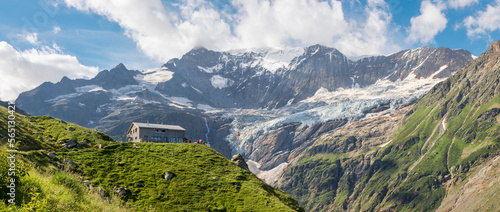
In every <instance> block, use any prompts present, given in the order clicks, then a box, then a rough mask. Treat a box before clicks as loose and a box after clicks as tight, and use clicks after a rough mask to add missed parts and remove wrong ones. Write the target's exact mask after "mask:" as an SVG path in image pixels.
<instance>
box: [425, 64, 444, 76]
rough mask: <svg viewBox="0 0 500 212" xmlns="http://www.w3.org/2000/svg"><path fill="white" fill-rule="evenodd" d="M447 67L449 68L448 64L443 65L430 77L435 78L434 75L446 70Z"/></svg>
mask: <svg viewBox="0 0 500 212" xmlns="http://www.w3.org/2000/svg"><path fill="white" fill-rule="evenodd" d="M446 68H448V65H444V66H441V67H440V68H439V70H438V71H436V72H434V73H433V74H432V75H431V76H430V77H429V78H434V76H436V75H438V74H439V73H441V72H442V71H444V70H445V69H446Z"/></svg>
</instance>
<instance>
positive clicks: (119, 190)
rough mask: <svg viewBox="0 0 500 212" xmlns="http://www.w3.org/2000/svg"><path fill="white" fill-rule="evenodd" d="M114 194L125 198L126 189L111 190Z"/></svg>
mask: <svg viewBox="0 0 500 212" xmlns="http://www.w3.org/2000/svg"><path fill="white" fill-rule="evenodd" d="M113 191H114V192H116V193H117V194H118V195H120V196H125V195H127V193H128V189H127V188H124V187H118V188H115V189H113Z"/></svg>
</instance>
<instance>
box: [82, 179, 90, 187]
mask: <svg viewBox="0 0 500 212" xmlns="http://www.w3.org/2000/svg"><path fill="white" fill-rule="evenodd" d="M82 183H83V184H84V185H86V186H90V185H92V181H90V180H84V181H83V182H82Z"/></svg>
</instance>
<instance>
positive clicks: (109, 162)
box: [0, 107, 303, 211]
mask: <svg viewBox="0 0 500 212" xmlns="http://www.w3.org/2000/svg"><path fill="white" fill-rule="evenodd" d="M7 117H8V111H7V110H6V109H5V108H3V107H0V138H1V139H2V143H1V148H0V157H1V159H0V173H1V174H0V175H1V176H0V177H1V178H0V179H1V180H2V183H1V184H0V186H1V187H0V189H1V190H2V191H1V193H0V198H1V199H2V201H0V211H303V209H302V208H300V207H299V206H298V205H297V203H296V201H295V200H294V199H293V198H292V197H290V196H289V195H287V194H285V193H284V192H283V191H280V190H278V189H275V188H273V187H271V186H269V185H267V184H265V183H264V182H262V181H261V180H259V179H258V178H257V177H256V176H255V175H253V174H252V173H250V172H249V171H247V170H244V169H241V168H239V167H238V166H236V165H235V164H233V163H231V162H230V161H229V160H227V159H226V158H224V157H223V156H222V155H221V154H219V153H217V152H216V151H215V150H213V149H211V148H210V147H208V146H204V145H194V144H145V143H144V144H137V146H134V145H133V144H131V143H117V142H113V141H112V139H111V138H110V137H109V136H107V135H105V134H103V133H100V132H97V131H94V130H90V129H87V128H83V127H80V126H78V125H74V124H71V123H66V122H64V121H61V120H58V119H54V118H51V117H46V116H42V117H26V116H23V115H20V114H16V138H17V139H16V140H17V143H16V149H17V150H18V152H17V153H16V176H15V177H14V179H15V180H16V200H15V201H16V205H12V204H9V203H8V200H9V199H10V197H9V196H8V195H7V193H8V190H9V188H7V185H8V182H7V181H8V180H10V178H11V176H8V174H7V173H8V169H9V166H10V162H9V161H8V160H7V158H8V157H9V154H10V153H9V152H7V150H8V148H7V138H8V137H7V136H8V134H7V131H8V128H7V124H6V123H7ZM69 143H76V144H77V145H76V146H75V147H74V148H71V149H67V148H65V147H63V145H65V144H69ZM99 146H100V147H101V148H99ZM49 153H54V154H55V156H56V158H55V159H51V158H49V157H48V156H47V154H49ZM166 172H170V173H171V175H172V176H173V177H172V178H171V179H168V180H166V179H165V173H166ZM118 187H123V188H126V190H125V191H126V192H125V193H122V194H118V193H117V192H116V191H115V190H113V189H114V188H118Z"/></svg>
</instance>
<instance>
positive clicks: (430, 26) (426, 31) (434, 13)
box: [407, 0, 448, 44]
mask: <svg viewBox="0 0 500 212" xmlns="http://www.w3.org/2000/svg"><path fill="white" fill-rule="evenodd" d="M444 9H445V6H444V5H443V4H442V3H440V2H438V3H437V4H433V3H432V2H431V1H428V0H427V1H423V2H422V4H421V6H420V13H421V14H420V15H419V16H416V17H412V18H411V20H410V23H411V27H410V30H409V36H408V38H407V41H409V42H413V43H422V44H427V43H430V42H432V41H434V37H435V36H436V35H437V34H439V33H440V32H442V31H443V30H444V29H445V28H446V24H447V23H448V20H447V19H446V17H445V15H444V13H443V10H444Z"/></svg>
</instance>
